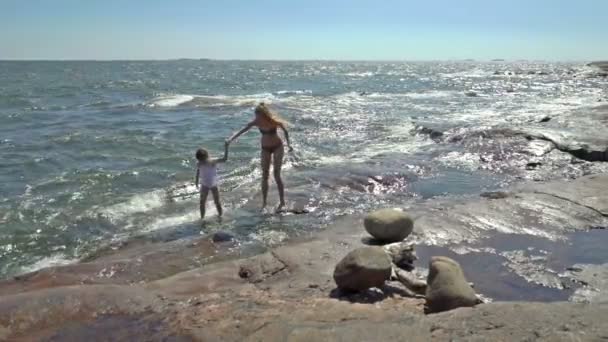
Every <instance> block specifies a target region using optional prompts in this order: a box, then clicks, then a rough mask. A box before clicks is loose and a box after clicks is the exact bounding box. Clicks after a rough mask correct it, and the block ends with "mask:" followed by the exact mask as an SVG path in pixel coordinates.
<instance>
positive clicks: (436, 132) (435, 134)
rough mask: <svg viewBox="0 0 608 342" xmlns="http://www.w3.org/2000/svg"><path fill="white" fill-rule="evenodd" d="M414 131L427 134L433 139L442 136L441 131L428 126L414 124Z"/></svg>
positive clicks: (437, 139) (438, 139)
mask: <svg viewBox="0 0 608 342" xmlns="http://www.w3.org/2000/svg"><path fill="white" fill-rule="evenodd" d="M415 131H416V133H418V134H424V135H428V136H429V138H431V139H432V140H433V141H436V142H438V141H440V140H441V139H442V138H443V132H441V131H439V130H436V129H434V128H429V127H425V126H416V129H415Z"/></svg>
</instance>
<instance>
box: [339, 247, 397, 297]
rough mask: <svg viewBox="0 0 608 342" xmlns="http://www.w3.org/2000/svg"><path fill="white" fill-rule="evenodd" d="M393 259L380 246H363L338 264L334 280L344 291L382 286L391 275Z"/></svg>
mask: <svg viewBox="0 0 608 342" xmlns="http://www.w3.org/2000/svg"><path fill="white" fill-rule="evenodd" d="M391 269H392V265H391V260H390V258H389V257H388V255H387V254H386V253H385V252H384V250H383V249H382V248H380V247H361V248H358V249H355V250H354V251H352V252H350V253H348V254H347V255H346V256H345V257H344V259H342V261H340V262H339V263H338V265H336V269H335V270H334V280H335V282H336V285H338V288H339V289H341V290H344V291H355V292H357V291H363V290H367V289H369V288H372V287H380V286H382V285H383V284H384V282H385V281H386V280H388V279H389V278H390V277H391Z"/></svg>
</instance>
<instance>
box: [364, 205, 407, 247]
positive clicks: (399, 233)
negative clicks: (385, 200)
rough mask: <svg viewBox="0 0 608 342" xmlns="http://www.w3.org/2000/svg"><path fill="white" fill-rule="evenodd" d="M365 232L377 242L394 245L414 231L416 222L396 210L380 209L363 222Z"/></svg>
mask: <svg viewBox="0 0 608 342" xmlns="http://www.w3.org/2000/svg"><path fill="white" fill-rule="evenodd" d="M363 225H364V226H365V230H366V231H367V232H368V233H369V234H370V235H371V236H373V237H374V238H375V239H376V240H378V241H381V242H385V243H392V242H399V241H403V239H405V238H406V237H408V235H410V234H411V233H412V230H413V229H414V221H413V220H412V219H411V218H410V217H409V216H408V215H407V214H405V213H404V212H402V211H400V210H396V209H380V210H377V211H374V212H373V213H371V214H369V215H367V216H366V217H365V219H364V220H363Z"/></svg>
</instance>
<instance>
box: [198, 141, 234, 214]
mask: <svg viewBox="0 0 608 342" xmlns="http://www.w3.org/2000/svg"><path fill="white" fill-rule="evenodd" d="M228 145H229V144H228V142H226V143H225V144H224V157H223V158H221V159H215V160H213V159H210V158H209V153H208V152H207V150H205V149H203V148H199V149H198V150H197V151H196V159H197V160H198V164H197V167H196V181H195V182H196V187H198V181H199V179H200V181H201V187H200V193H201V202H200V206H201V219H203V218H205V203H206V202H207V195H209V190H211V193H212V194H213V201H214V202H215V207H216V208H217V215H218V217H222V204H221V203H220V192H219V190H218V189H217V164H218V163H224V162H226V160H228Z"/></svg>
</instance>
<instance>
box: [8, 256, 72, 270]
mask: <svg viewBox="0 0 608 342" xmlns="http://www.w3.org/2000/svg"><path fill="white" fill-rule="evenodd" d="M76 262H78V259H68V258H67V257H66V256H65V255H63V254H55V255H51V256H48V257H44V258H42V259H40V260H38V261H36V262H34V263H32V264H29V265H27V266H23V267H21V270H20V272H19V273H20V274H25V273H30V272H34V271H38V270H40V269H43V268H48V267H56V266H64V265H69V264H73V263H76Z"/></svg>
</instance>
